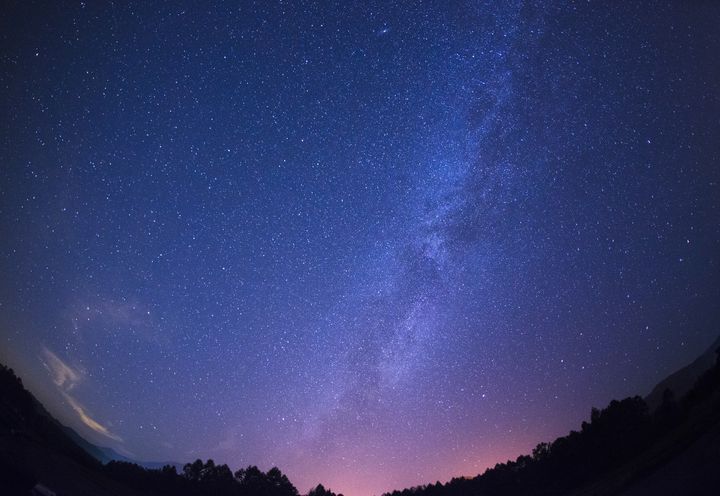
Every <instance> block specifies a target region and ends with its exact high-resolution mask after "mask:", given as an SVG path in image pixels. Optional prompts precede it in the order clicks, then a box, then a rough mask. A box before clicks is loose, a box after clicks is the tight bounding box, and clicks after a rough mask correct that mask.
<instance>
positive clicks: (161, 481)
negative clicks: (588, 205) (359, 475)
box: [0, 350, 720, 496]
mask: <svg viewBox="0 0 720 496" xmlns="http://www.w3.org/2000/svg"><path fill="white" fill-rule="evenodd" d="M718 351H719V353H720V350H718ZM0 392H1V393H2V395H1V397H2V401H0V438H2V439H4V440H5V441H3V444H7V446H6V448H7V449H2V448H1V447H0V455H2V456H0V484H1V485H2V486H4V487H5V488H6V489H7V488H16V489H18V491H17V494H21V493H22V494H25V493H26V491H27V489H29V488H30V487H32V485H33V484H34V483H35V482H36V481H37V475H33V474H35V471H34V470H33V467H32V466H30V465H28V464H27V463H25V465H23V463H24V462H22V461H21V460H19V459H17V457H13V456H12V453H13V449H14V448H12V447H11V445H12V446H16V445H17V446H21V445H24V444H23V443H26V442H32V443H39V444H40V445H43V446H45V447H46V449H49V450H52V452H53V453H55V454H56V455H62V456H66V457H68V458H71V459H72V460H74V461H75V463H79V464H80V465H81V466H84V467H85V469H86V470H87V469H89V470H90V471H92V472H93V473H96V474H99V475H102V476H103V477H104V478H107V479H108V480H112V481H116V482H117V483H118V484H120V485H121V486H123V487H127V488H128V489H129V490H132V491H133V493H139V494H173V495H177V496H200V495H208V494H211V495H213V496H298V490H297V489H296V488H295V486H293V484H292V483H291V482H290V481H289V480H288V478H287V477H286V476H285V475H284V474H283V473H282V472H281V471H280V470H279V469H278V468H276V467H274V468H271V469H270V470H268V471H267V472H263V471H262V470H260V469H259V468H258V467H256V466H249V467H247V468H244V469H240V470H238V471H236V472H234V473H233V471H232V470H231V469H230V468H229V467H228V466H227V465H217V464H215V463H214V461H213V460H207V461H205V462H203V461H202V460H196V461H195V462H193V463H188V464H186V465H185V466H184V467H183V469H182V470H181V471H179V472H178V470H177V469H176V468H175V467H174V466H170V465H168V466H166V467H163V468H162V469H160V470H151V469H145V468H143V467H141V466H139V465H136V464H134V463H127V462H118V461H113V462H110V463H108V464H106V465H102V464H101V463H100V462H98V461H97V460H95V459H94V458H92V457H91V456H90V455H88V454H87V453H86V452H85V451H84V450H83V449H82V448H80V447H79V446H78V445H77V444H75V443H74V442H73V441H72V440H71V439H69V438H68V437H67V436H66V435H65V434H64V432H63V431H62V429H61V426H60V424H59V423H58V422H57V421H56V420H54V419H53V418H52V417H51V416H50V414H49V413H47V412H46V411H45V409H44V408H43V407H42V405H41V404H40V403H39V402H38V401H37V400H35V398H34V397H33V396H32V395H31V394H30V393H29V392H28V391H27V390H25V388H24V387H23V385H22V382H21V381H20V379H19V378H17V377H16V376H15V374H14V373H13V371H12V370H11V369H8V368H7V367H5V366H0ZM719 419H720V354H719V356H718V360H717V361H716V364H715V366H714V367H713V368H712V369H710V370H709V371H707V372H706V373H705V374H704V375H702V376H701V377H700V378H699V379H698V381H697V382H696V383H695V385H694V387H693V388H692V389H691V390H690V391H689V392H688V393H687V394H686V395H685V396H684V397H683V398H681V399H680V400H679V401H678V400H676V399H675V398H674V396H673V394H672V393H671V392H670V391H669V390H667V391H666V392H665V395H664V398H663V402H662V404H661V405H660V406H659V407H658V408H657V409H656V410H655V411H654V412H650V411H649V410H648V406H647V404H646V403H645V401H644V400H643V399H642V398H640V397H638V396H636V397H633V398H627V399H624V400H622V401H612V402H611V403H610V404H609V405H608V406H607V408H605V409H603V410H598V409H594V408H593V409H592V411H591V414H590V421H589V422H583V423H582V425H581V429H580V431H572V432H571V433H570V434H569V435H567V436H565V437H561V438H558V439H556V440H555V441H553V442H551V443H540V444H539V445H538V446H537V447H536V448H535V449H533V451H532V454H530V455H522V456H519V457H518V458H517V459H516V460H514V461H508V462H506V463H500V464H497V465H496V466H495V467H494V468H491V469H488V470H487V471H485V473H483V474H482V475H479V476H477V477H473V478H456V479H453V480H451V481H450V482H448V483H445V484H441V483H439V482H438V483H436V484H431V485H427V486H419V487H414V488H409V489H404V490H402V491H393V492H392V493H387V494H386V495H385V496H460V495H462V496H500V495H502V496H530V495H534V496H543V495H561V494H566V493H568V492H570V491H572V490H575V489H578V488H582V487H584V486H587V485H588V484H591V483H592V484H596V483H597V481H602V480H603V477H608V476H609V475H608V474H612V473H616V472H617V469H619V468H620V467H623V466H628V465H629V464H630V462H632V471H631V472H632V473H631V474H630V475H628V474H625V475H624V476H623V477H624V479H623V481H622V482H623V483H627V482H629V481H631V479H632V477H637V476H638V475H639V474H642V473H650V472H651V471H652V470H654V469H655V468H656V467H657V466H659V465H660V464H662V463H663V462H665V461H667V460H669V459H670V458H672V457H673V456H675V455H677V454H678V453H679V452H680V451H681V450H682V449H684V448H685V447H687V446H688V445H689V444H690V443H691V442H692V441H693V440H695V439H697V438H698V437H700V436H702V435H703V434H704V433H705V432H707V431H708V429H710V428H711V427H712V426H714V425H716V424H717V423H718V420H719ZM56 455H54V456H56ZM613 471H615V472H613ZM23 488H25V489H23ZM13 493H14V492H13V491H10V492H8V494H13ZM308 495H309V496H342V495H335V494H334V493H333V492H332V491H330V490H328V489H325V488H324V487H323V486H322V485H318V486H317V487H316V488H314V489H312V490H311V491H310V492H309V493H308Z"/></svg>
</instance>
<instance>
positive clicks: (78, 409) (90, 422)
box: [63, 392, 122, 441]
mask: <svg viewBox="0 0 720 496" xmlns="http://www.w3.org/2000/svg"><path fill="white" fill-rule="evenodd" d="M63 396H64V397H65V400H66V401H67V402H68V403H69V404H70V407H72V409H73V410H75V413H77V414H78V416H79V417H80V420H82V423H83V424H85V425H87V426H88V427H89V428H91V429H92V430H94V431H95V432H97V433H98V434H102V435H103V436H106V437H109V438H110V439H113V440H115V441H122V438H121V437H120V436H118V435H117V434H113V433H112V432H110V431H109V430H108V428H107V427H105V426H104V425H102V424H101V423H100V422H98V421H97V420H95V419H94V418H92V417H91V416H90V415H88V414H87V412H86V411H85V407H83V406H82V405H81V404H80V403H78V402H77V400H75V399H74V398H73V397H72V396H70V395H69V394H67V393H65V392H63Z"/></svg>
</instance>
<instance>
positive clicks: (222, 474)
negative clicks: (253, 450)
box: [105, 459, 342, 496]
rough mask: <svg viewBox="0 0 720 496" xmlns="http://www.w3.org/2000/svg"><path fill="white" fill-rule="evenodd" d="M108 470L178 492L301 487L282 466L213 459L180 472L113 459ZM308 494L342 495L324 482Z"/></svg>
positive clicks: (274, 493) (250, 494)
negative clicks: (238, 466) (220, 462)
mask: <svg viewBox="0 0 720 496" xmlns="http://www.w3.org/2000/svg"><path fill="white" fill-rule="evenodd" d="M105 471H106V473H107V474H108V475H109V476H110V477H112V478H113V479H115V480H118V481H122V482H123V483H124V484H126V485H128V486H129V487H131V488H133V489H136V490H138V491H149V492H152V493H155V494H173V495H178V496H200V495H208V494H211V495H213V496H298V490H297V489H296V488H295V486H293V485H292V483H291V482H290V480H289V479H288V478H287V476H286V475H285V474H283V473H282V472H281V471H280V469H278V468H277V467H273V468H271V469H270V470H268V471H267V472H263V471H262V470H260V469H259V468H257V467H256V466H254V465H251V466H249V467H247V468H243V469H240V470H238V471H237V472H235V473H233V472H232V470H231V469H230V467H228V466H227V465H225V464H223V465H216V464H215V462H214V461H213V460H211V459H210V460H207V461H206V462H203V461H202V460H199V459H198V460H195V461H194V462H193V463H188V464H186V465H185V466H184V467H183V470H182V472H180V473H178V471H177V469H176V468H175V467H174V466H172V465H167V466H165V467H163V468H162V469H159V470H154V469H145V468H143V467H141V466H139V465H136V464H134V463H128V462H118V461H112V462H109V463H108V464H106V465H105ZM308 494H309V496H342V495H336V494H335V493H333V492H332V491H329V490H327V489H325V488H324V487H323V486H322V484H320V485H318V486H317V487H316V488H314V489H312V490H311V491H310V492H309V493H308Z"/></svg>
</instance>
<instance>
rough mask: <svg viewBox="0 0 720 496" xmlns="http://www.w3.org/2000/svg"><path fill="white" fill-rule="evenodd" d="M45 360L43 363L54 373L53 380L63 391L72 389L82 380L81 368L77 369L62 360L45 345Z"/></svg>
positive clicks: (51, 373)
mask: <svg viewBox="0 0 720 496" xmlns="http://www.w3.org/2000/svg"><path fill="white" fill-rule="evenodd" d="M43 355H44V356H45V360H44V361H43V365H45V368H46V369H47V370H48V371H49V372H50V375H52V378H53V382H54V383H55V385H56V386H57V387H59V388H60V389H61V390H62V391H70V390H72V389H73V388H74V387H75V385H77V384H78V383H79V382H80V381H81V380H82V375H81V372H80V371H79V370H75V369H73V368H72V367H70V366H69V365H68V364H66V363H65V362H63V361H62V360H60V358H58V356H57V355H56V354H55V353H53V352H52V351H50V350H48V349H47V348H45V347H43Z"/></svg>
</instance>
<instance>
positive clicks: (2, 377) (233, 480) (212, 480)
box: [0, 364, 342, 496]
mask: <svg viewBox="0 0 720 496" xmlns="http://www.w3.org/2000/svg"><path fill="white" fill-rule="evenodd" d="M0 441H1V442H0V487H2V488H4V490H7V494H27V493H28V492H29V491H30V488H32V487H33V486H34V484H35V483H36V482H38V479H39V477H38V475H37V469H38V467H36V466H33V462H30V461H29V460H23V459H19V458H18V457H13V456H12V451H13V447H14V446H17V447H20V446H23V445H26V444H27V443H33V444H34V445H37V446H44V447H45V449H46V450H48V451H51V452H52V453H53V456H60V457H67V458H68V459H71V460H73V462H74V463H77V464H79V465H81V466H82V467H83V468H84V470H86V471H89V473H94V474H97V475H99V476H101V477H102V478H105V479H108V480H112V481H116V482H117V483H118V484H119V485H120V487H125V488H128V489H129V490H132V491H133V493H138V494H172V495H176V496H200V495H212V496H298V490H297V489H296V488H295V486H293V484H292V483H291V482H290V480H289V479H288V478H287V476H285V475H284V474H283V473H282V472H281V471H280V469H278V468H277V467H273V468H271V469H270V470H268V471H267V472H263V471H262V470H260V469H259V468H258V467H256V466H249V467H247V468H244V469H240V470H238V471H236V472H234V473H233V472H232V470H231V469H230V468H229V467H228V466H227V465H217V464H215V462H214V461H213V460H207V461H206V462H203V461H202V460H196V461H195V462H193V463H188V464H186V465H185V466H184V467H183V469H182V471H181V472H178V471H177V469H176V468H175V467H174V466H172V465H167V466H165V467H163V468H162V469H159V470H154V469H146V468H144V467H142V466H140V465H137V464H135V463H129V462H122V461H111V462H109V463H107V464H105V465H103V464H102V463H101V462H99V461H98V460H96V459H95V458H93V457H92V456H91V455H89V454H88V453H87V452H86V451H85V450H84V449H83V448H81V447H80V446H78V445H77V444H76V443H75V442H74V441H73V440H72V439H70V438H69V437H68V436H67V434H66V433H65V432H64V431H63V429H62V426H61V424H60V423H59V422H57V420H55V419H54V418H53V417H52V416H51V415H50V414H49V413H48V412H47V411H46V410H45V408H44V407H43V406H42V405H41V404H40V402H38V401H37V400H36V399H35V397H34V396H33V395H32V394H31V393H30V392H29V391H28V390H27V389H25V387H24V385H23V383H22V380H21V379H20V378H19V377H17V376H16V375H15V373H14V371H13V370H12V369H10V368H8V367H6V366H5V365H2V364H0ZM5 445H7V446H5ZM11 445H12V446H11ZM5 448H7V449H5ZM98 480H102V479H98ZM95 482H97V480H95ZM0 492H2V491H0ZM3 494H5V493H3ZM308 496H342V495H336V494H335V493H333V492H332V491H330V490H329V489H326V488H325V487H324V486H322V484H319V485H318V486H317V487H315V488H314V489H311V490H310V492H309V493H308Z"/></svg>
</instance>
